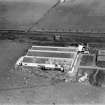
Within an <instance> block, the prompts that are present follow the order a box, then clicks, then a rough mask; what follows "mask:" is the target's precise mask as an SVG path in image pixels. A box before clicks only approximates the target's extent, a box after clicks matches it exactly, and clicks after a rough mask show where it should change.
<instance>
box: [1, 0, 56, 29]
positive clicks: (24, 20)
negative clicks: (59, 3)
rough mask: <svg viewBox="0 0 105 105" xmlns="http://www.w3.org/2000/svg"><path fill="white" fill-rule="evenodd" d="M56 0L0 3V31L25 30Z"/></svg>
mask: <svg viewBox="0 0 105 105" xmlns="http://www.w3.org/2000/svg"><path fill="white" fill-rule="evenodd" d="M55 2H56V0H53V1H49V0H46V2H45V3H44V2H40V0H35V1H33V2H29V1H26V2H24V1H20V2H19V1H15V0H14V1H12V2H8V0H7V1H0V29H17V30H27V29H28V28H29V27H31V26H32V25H33V24H35V23H36V22H37V21H38V20H39V19H40V18H41V17H42V16H43V15H44V14H45V13H46V11H47V10H48V9H49V8H50V7H51V6H52V5H53V4H54V3H55Z"/></svg>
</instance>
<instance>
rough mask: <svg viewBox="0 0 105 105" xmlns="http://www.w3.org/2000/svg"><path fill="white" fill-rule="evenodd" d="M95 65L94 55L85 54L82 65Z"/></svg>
mask: <svg viewBox="0 0 105 105" xmlns="http://www.w3.org/2000/svg"><path fill="white" fill-rule="evenodd" d="M92 65H94V56H93V55H83V56H82V58H81V62H80V66H92Z"/></svg>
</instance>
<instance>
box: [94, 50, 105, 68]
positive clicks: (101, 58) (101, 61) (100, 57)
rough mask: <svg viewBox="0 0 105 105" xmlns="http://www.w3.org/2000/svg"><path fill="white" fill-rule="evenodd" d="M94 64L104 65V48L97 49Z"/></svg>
mask: <svg viewBox="0 0 105 105" xmlns="http://www.w3.org/2000/svg"><path fill="white" fill-rule="evenodd" d="M96 60H97V61H96V65H97V66H99V67H105V50H99V51H98V54H97V59H96Z"/></svg>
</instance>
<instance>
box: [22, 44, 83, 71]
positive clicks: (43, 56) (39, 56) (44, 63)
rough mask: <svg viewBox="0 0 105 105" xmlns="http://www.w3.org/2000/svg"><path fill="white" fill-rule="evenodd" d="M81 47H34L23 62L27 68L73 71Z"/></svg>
mask: <svg viewBox="0 0 105 105" xmlns="http://www.w3.org/2000/svg"><path fill="white" fill-rule="evenodd" d="M80 49H81V46H80V47H72V46H70V47H52V46H32V47H31V48H30V49H29V50H28V52H27V54H26V55H25V56H24V57H23V60H22V62H21V64H22V66H25V67H42V68H45V69H59V70H62V71H66V72H68V71H72V69H73V67H74V65H75V64H76V61H77V60H76V59H77V56H78V51H79V50H80Z"/></svg>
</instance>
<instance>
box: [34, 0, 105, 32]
mask: <svg viewBox="0 0 105 105" xmlns="http://www.w3.org/2000/svg"><path fill="white" fill-rule="evenodd" d="M104 11H105V1H104V0H88V1H87V0H68V1H66V2H65V3H64V4H60V5H59V6H57V7H56V8H54V9H53V10H52V11H50V13H49V14H47V15H46V17H44V18H42V20H41V21H40V22H39V24H38V25H37V28H39V29H40V28H45V29H49V30H61V31H64V30H65V31H70V30H72V31H78V30H79V31H89V30H91V31H96V32H100V31H101V32H103V31H104V30H105V21H104V20H105V12H104ZM34 29H36V26H35V27H33V28H32V30H34ZM104 32H105V31H104Z"/></svg>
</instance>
